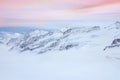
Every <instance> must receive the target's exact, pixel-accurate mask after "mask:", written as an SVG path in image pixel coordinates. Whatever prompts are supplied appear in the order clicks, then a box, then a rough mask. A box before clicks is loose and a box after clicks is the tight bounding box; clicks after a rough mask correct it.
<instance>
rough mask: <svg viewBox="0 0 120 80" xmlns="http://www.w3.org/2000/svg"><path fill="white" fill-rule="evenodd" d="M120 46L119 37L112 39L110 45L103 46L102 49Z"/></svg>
mask: <svg viewBox="0 0 120 80" xmlns="http://www.w3.org/2000/svg"><path fill="white" fill-rule="evenodd" d="M119 46H120V39H114V40H113V41H112V43H111V45H110V46H106V47H105V48H104V50H106V49H108V48H113V47H119Z"/></svg>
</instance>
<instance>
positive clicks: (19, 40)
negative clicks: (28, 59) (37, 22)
mask: <svg viewBox="0 0 120 80" xmlns="http://www.w3.org/2000/svg"><path fill="white" fill-rule="evenodd" d="M8 29H10V28H8ZM21 30H22V29H21ZM115 41H116V42H115ZM0 43H1V44H2V45H7V46H8V47H9V49H10V50H17V51H20V52H26V51H27V52H31V53H36V54H41V53H45V52H49V51H62V50H69V49H75V48H76V49H79V48H81V47H83V46H91V47H93V45H94V46H103V50H105V51H106V50H108V49H110V48H115V47H119V45H120V22H119V21H117V22H115V23H114V24H112V25H110V26H106V27H102V26H91V27H90V26H89V27H87V26H86V27H85V26H84V27H74V26H73V27H65V28H62V29H59V30H53V31H52V30H51V31H49V30H44V29H43V30H42V29H34V30H31V31H29V32H27V33H25V34H21V33H15V32H0Z"/></svg>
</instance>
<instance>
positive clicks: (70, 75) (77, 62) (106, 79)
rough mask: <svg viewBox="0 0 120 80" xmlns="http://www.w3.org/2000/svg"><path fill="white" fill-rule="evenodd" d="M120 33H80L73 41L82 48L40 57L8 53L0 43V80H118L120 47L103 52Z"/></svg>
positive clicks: (105, 31) (52, 52)
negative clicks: (78, 42)
mask: <svg viewBox="0 0 120 80" xmlns="http://www.w3.org/2000/svg"><path fill="white" fill-rule="evenodd" d="M119 30H120V29H110V28H108V29H107V28H106V29H102V30H100V31H94V32H91V33H89V34H87V35H86V33H83V34H82V35H81V38H80V39H77V37H76V39H73V41H74V40H76V41H79V40H80V41H81V46H78V47H75V48H71V49H69V50H63V51H59V50H55V51H49V52H46V53H43V54H35V53H33V52H31V53H32V54H31V53H29V52H24V53H20V52H19V51H17V50H12V51H9V47H8V46H6V45H4V44H0V80H120V47H114V48H110V49H107V50H105V51H103V49H104V48H105V46H109V45H110V44H111V42H112V41H113V40H114V39H115V38H116V37H117V38H120V35H119V34H120V32H119ZM36 33H39V31H37V32H36ZM56 34H60V33H56ZM32 35H33V34H32ZM60 35H61V34H60ZM85 35H86V36H85ZM53 36H54V35H53ZM73 36H74V35H73ZM73 36H70V37H69V38H72V37H73ZM76 36H77V35H76ZM74 37H75V36H74ZM69 38H68V39H69ZM82 41H83V42H82ZM82 45H83V46H82Z"/></svg>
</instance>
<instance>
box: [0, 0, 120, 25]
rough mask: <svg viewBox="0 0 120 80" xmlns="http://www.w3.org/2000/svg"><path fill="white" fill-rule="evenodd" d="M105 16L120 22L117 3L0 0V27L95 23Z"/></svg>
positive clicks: (119, 0) (113, 0)
mask: <svg viewBox="0 0 120 80" xmlns="http://www.w3.org/2000/svg"><path fill="white" fill-rule="evenodd" d="M105 16H106V17H108V19H120V17H119V16H120V0H0V26H17V25H19V26H21V25H36V24H37V25H39V24H45V23H47V22H51V21H64V20H82V19H87V20H93V19H94V20H96V19H103V17H105ZM105 19H106V20H107V18H105Z"/></svg>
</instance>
